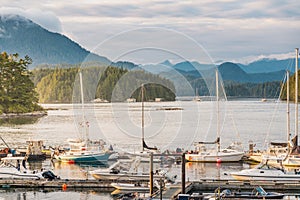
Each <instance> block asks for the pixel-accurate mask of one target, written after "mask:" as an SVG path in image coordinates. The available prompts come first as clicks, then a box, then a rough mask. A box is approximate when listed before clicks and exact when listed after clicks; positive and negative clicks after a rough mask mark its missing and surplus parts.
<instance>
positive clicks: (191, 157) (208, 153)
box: [185, 69, 244, 163]
mask: <svg viewBox="0 0 300 200" xmlns="http://www.w3.org/2000/svg"><path fill="white" fill-rule="evenodd" d="M216 103H217V139H216V140H215V141H213V142H197V143H196V147H198V149H197V151H195V152H189V153H187V154H185V159H186V160H187V161H190V162H217V163H220V162H237V161H240V160H241V159H242V157H243V155H244V152H243V151H240V150H238V149H235V147H234V146H229V147H227V148H225V149H221V148H220V127H219V72H218V69H216ZM205 144H216V145H217V149H214V150H207V149H206V147H205Z"/></svg>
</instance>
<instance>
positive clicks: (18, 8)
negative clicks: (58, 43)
mask: <svg viewBox="0 0 300 200" xmlns="http://www.w3.org/2000/svg"><path fill="white" fill-rule="evenodd" d="M0 5H1V7H0V14H19V15H23V16H25V17H27V18H29V19H30V20H32V21H34V22H35V23H37V24H39V25H41V26H42V27H44V28H46V29H48V30H50V31H53V32H58V33H61V34H64V35H66V36H67V37H69V38H70V39H72V40H73V41H75V42H77V43H79V44H80V45H81V46H82V47H84V48H85V49H87V50H89V51H92V52H95V53H97V54H99V55H102V56H105V57H107V58H109V59H110V60H113V61H117V60H128V61H133V62H136V63H139V64H142V63H157V62H163V61H164V60H166V59H169V60H170V61H171V62H177V61H179V60H192V61H199V62H202V63H209V62H213V63H217V62H221V61H234V62H241V63H247V62H251V61H253V60H255V59H258V58H263V57H267V58H278V59H284V58H287V57H293V54H294V49H295V48H296V47H299V46H300V36H299V33H300V9H299V8H300V1H299V0H263V1H261V0H256V1H253V0H245V1H241V0H217V1H212V0H201V1H189V0H184V1H182V0H151V1H150V0H143V1H137V0H127V1H124V0H86V1H78V0H72V1H70V0H63V1H61V0H60V1H58V0H44V1H38V0H31V1H30V0H26V1H25V0H16V1H8V0H0Z"/></svg>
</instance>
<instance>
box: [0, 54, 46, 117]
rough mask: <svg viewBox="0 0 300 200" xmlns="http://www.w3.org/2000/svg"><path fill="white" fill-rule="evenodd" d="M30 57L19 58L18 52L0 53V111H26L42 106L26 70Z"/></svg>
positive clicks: (38, 108) (39, 108)
mask: <svg viewBox="0 0 300 200" xmlns="http://www.w3.org/2000/svg"><path fill="white" fill-rule="evenodd" d="M31 63H32V60H31V58H30V57H28V56H25V58H24V59H22V58H19V55H18V54H12V55H9V54H7V53H6V52H3V53H1V54H0V113H26V112H32V111H37V110H42V108H41V107H40V106H39V105H38V104H37V103H38V96H37V93H36V91H35V87H34V84H33V82H32V81H31V79H30V78H31V75H32V74H31V73H30V71H28V70H27V67H28V65H29V64H31Z"/></svg>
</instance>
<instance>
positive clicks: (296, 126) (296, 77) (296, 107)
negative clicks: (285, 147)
mask: <svg viewBox="0 0 300 200" xmlns="http://www.w3.org/2000/svg"><path fill="white" fill-rule="evenodd" d="M298 54H299V49H298V48H296V60H295V73H296V74H295V135H296V136H298ZM297 142H298V141H297ZM297 144H298V143H297Z"/></svg>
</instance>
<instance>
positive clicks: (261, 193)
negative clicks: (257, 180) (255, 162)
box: [255, 186, 268, 196]
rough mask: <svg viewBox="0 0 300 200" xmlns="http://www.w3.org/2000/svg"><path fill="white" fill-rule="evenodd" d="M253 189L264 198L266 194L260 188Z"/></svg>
mask: <svg viewBox="0 0 300 200" xmlns="http://www.w3.org/2000/svg"><path fill="white" fill-rule="evenodd" d="M255 189H256V191H257V192H258V194H260V195H262V196H266V195H267V194H268V193H267V192H266V191H265V190H264V189H263V188H262V187H261V186H258V187H256V188H255Z"/></svg>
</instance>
